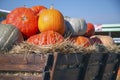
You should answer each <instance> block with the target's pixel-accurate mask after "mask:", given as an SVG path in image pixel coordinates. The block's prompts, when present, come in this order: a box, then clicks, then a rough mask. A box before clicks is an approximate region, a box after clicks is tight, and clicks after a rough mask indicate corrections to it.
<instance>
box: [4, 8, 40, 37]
mask: <svg viewBox="0 0 120 80" xmlns="http://www.w3.org/2000/svg"><path fill="white" fill-rule="evenodd" d="M6 23H7V24H12V25H15V27H17V28H18V29H20V31H21V32H22V34H23V36H24V38H25V39H26V38H28V37H30V36H32V35H35V34H36V33H37V32H38V17H37V15H35V13H34V12H33V11H32V10H31V9H29V8H26V7H18V8H15V9H14V10H12V11H11V13H9V14H8V15H7V18H6Z"/></svg>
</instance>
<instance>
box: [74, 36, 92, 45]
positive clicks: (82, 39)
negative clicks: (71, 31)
mask: <svg viewBox="0 0 120 80" xmlns="http://www.w3.org/2000/svg"><path fill="white" fill-rule="evenodd" d="M73 40H74V43H75V45H80V46H82V47H89V46H90V45H91V40H90V39H89V38H87V37H84V36H77V37H74V38H73Z"/></svg>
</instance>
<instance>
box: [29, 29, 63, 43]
mask: <svg viewBox="0 0 120 80" xmlns="http://www.w3.org/2000/svg"><path fill="white" fill-rule="evenodd" d="M63 40H64V37H63V36H62V35H61V34H59V33H58V32H55V31H45V32H41V33H39V34H36V35H33V36H31V37H30V38H28V40H27V42H28V43H31V44H35V45H49V44H55V43H60V42H62V41H63Z"/></svg>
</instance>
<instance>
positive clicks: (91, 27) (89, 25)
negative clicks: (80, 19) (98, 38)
mask: <svg viewBox="0 0 120 80" xmlns="http://www.w3.org/2000/svg"><path fill="white" fill-rule="evenodd" d="M94 33H95V27H94V25H93V24H92V23H87V31H86V33H85V34H84V36H86V37H91V36H93V35H94Z"/></svg>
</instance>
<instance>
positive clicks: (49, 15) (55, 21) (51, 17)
mask: <svg viewBox="0 0 120 80" xmlns="http://www.w3.org/2000/svg"><path fill="white" fill-rule="evenodd" d="M38 28H39V30H40V32H44V31H48V30H53V31H56V32H58V33H60V34H62V35H63V34H64V33H65V22H64V17H63V15H62V13H61V12H60V11H59V10H56V9H54V8H50V9H46V10H43V11H42V12H41V14H40V16H39V19H38Z"/></svg>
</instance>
